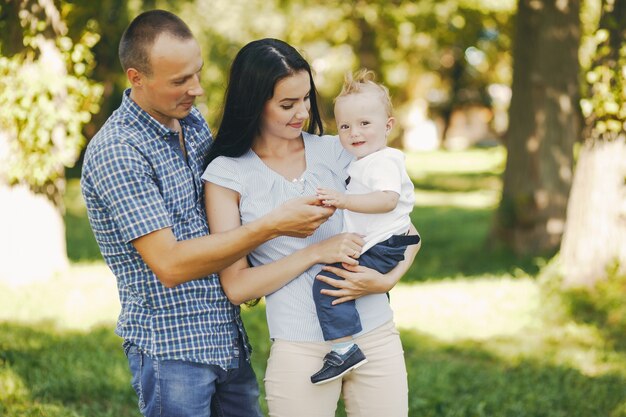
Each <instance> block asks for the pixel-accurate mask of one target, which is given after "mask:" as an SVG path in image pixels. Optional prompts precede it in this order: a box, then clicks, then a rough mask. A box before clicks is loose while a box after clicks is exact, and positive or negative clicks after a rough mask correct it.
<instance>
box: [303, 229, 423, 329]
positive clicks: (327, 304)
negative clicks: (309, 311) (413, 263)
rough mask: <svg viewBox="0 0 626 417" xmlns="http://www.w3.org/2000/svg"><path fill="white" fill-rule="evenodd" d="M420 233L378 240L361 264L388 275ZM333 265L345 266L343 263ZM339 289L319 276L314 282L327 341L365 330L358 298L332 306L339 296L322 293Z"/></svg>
mask: <svg viewBox="0 0 626 417" xmlns="http://www.w3.org/2000/svg"><path fill="white" fill-rule="evenodd" d="M419 241H420V237H419V236H418V235H394V236H391V237H390V238H389V239H387V240H385V241H383V242H380V243H377V244H376V245H374V246H372V247H371V248H369V249H368V250H367V251H366V252H365V253H363V254H361V256H360V257H359V265H361V266H365V267H368V268H371V269H374V270H376V271H378V272H380V273H381V274H386V273H387V272H389V271H391V270H392V269H393V268H395V266H396V265H398V262H400V261H402V260H403V259H404V251H405V250H406V247H407V246H408V245H415V244H417V243H419ZM331 266H334V267H337V268H341V267H342V266H341V263H336V264H332V265H331ZM319 274H320V275H324V276H326V277H329V278H334V279H337V280H343V278H341V277H339V276H338V275H335V274H333V273H332V272H329V271H321V272H320V273H319ZM322 289H329V290H336V289H337V288H335V287H333V286H332V285H329V284H326V283H325V282H322V281H320V280H319V279H316V280H314V282H313V301H315V308H316V310H317V318H318V320H319V322H320V326H321V327H322V334H323V335H324V340H335V339H339V338H341V337H345V336H352V335H354V334H357V333H359V332H360V331H361V330H362V327H361V318H360V317H359V312H358V311H357V309H356V303H355V302H354V300H352V301H346V302H345V303H341V304H337V305H332V302H333V300H334V299H335V297H331V296H329V295H324V294H320V290H322Z"/></svg>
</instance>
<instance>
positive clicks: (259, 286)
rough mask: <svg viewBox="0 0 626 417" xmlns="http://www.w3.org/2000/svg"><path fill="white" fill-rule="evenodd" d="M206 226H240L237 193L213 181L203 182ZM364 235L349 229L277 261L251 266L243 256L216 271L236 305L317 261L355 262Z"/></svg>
mask: <svg viewBox="0 0 626 417" xmlns="http://www.w3.org/2000/svg"><path fill="white" fill-rule="evenodd" d="M205 202H206V210H207V219H208V221H209V230H210V231H211V233H212V234H216V233H217V234H219V233H226V232H228V231H229V230H232V229H235V228H237V227H239V226H241V220H240V213H239V194H238V193H237V192H235V191H233V190H231V189H228V188H225V187H221V186H219V185H216V184H213V183H206V184H205ZM362 245H363V239H361V238H360V237H359V236H358V235H355V234H352V233H344V234H340V235H337V236H335V237H333V238H331V239H328V240H325V241H324V242H320V243H317V244H313V245H310V246H308V247H307V248H305V249H302V250H300V251H298V252H295V253H293V254H291V255H289V256H286V257H284V258H282V259H280V260H278V261H275V262H272V263H270V264H266V265H260V266H257V267H250V265H249V264H248V261H247V259H246V258H245V257H242V258H241V259H239V260H238V261H236V262H235V263H233V264H232V265H230V266H228V267H226V268H224V269H222V270H220V271H219V276H220V282H221V284H222V287H223V289H224V292H225V293H226V296H227V297H228V299H229V300H230V301H231V302H232V303H233V304H236V305H239V304H241V303H244V302H246V301H248V300H253V299H255V298H259V297H263V296H265V295H267V294H270V293H272V292H274V291H276V290H278V289H280V288H281V287H283V286H284V285H285V284H287V283H288V282H289V281H291V280H292V279H294V278H295V277H297V276H298V275H300V274H301V273H303V272H304V271H306V270H307V269H308V268H310V267H311V266H313V265H315V264H317V263H332V262H345V263H346V264H349V265H356V264H357V263H358V261H356V260H355V259H353V258H352V257H351V256H354V255H355V254H357V255H358V254H359V253H361V247H362Z"/></svg>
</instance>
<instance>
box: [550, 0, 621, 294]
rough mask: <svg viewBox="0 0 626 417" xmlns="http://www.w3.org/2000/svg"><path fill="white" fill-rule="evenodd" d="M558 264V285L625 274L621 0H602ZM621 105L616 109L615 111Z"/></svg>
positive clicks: (579, 284) (578, 284) (590, 284)
mask: <svg viewBox="0 0 626 417" xmlns="http://www.w3.org/2000/svg"><path fill="white" fill-rule="evenodd" d="M594 39H595V40H596V41H597V42H598V43H597V45H596V50H595V55H594V59H593V63H592V66H591V68H590V69H589V72H588V74H587V76H586V77H585V78H586V80H587V82H588V87H589V88H588V94H587V96H586V104H587V105H586V106H585V109H586V111H585V113H586V116H587V119H586V125H587V130H588V134H587V135H586V136H587V137H588V139H587V141H586V143H585V144H584V147H583V148H582V150H581V153H580V157H579V161H578V165H577V167H576V174H575V177H574V185H573V187H572V196H571V199H570V202H569V206H568V208H567V224H566V230H565V235H564V236H563V245H562V246H561V253H560V259H559V260H560V264H561V267H562V272H563V286H564V287H565V288H568V287H583V286H587V287H593V286H594V284H595V283H596V282H598V281H600V280H603V279H606V278H609V277H611V276H612V275H615V274H618V275H622V274H624V275H626V113H625V112H624V109H625V108H626V107H625V106H626V72H624V69H625V68H626V50H625V49H624V47H625V46H626V2H624V1H616V2H612V1H603V2H602V15H601V18H600V23H599V28H598V31H597V32H596V36H594ZM620 108H621V109H622V110H621V111H620V110H617V109H620Z"/></svg>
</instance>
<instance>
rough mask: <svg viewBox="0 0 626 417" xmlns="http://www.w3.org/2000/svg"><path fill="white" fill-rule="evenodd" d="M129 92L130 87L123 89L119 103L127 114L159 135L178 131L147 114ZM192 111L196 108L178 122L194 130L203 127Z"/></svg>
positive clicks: (167, 134)
mask: <svg viewBox="0 0 626 417" xmlns="http://www.w3.org/2000/svg"><path fill="white" fill-rule="evenodd" d="M130 92H131V89H130V88H127V89H126V90H125V91H124V94H123V97H122V104H121V108H122V109H124V110H125V111H126V112H127V113H128V114H131V115H132V116H133V117H134V118H136V119H138V120H139V121H140V122H141V123H145V124H146V125H147V126H149V127H151V128H152V129H153V130H154V131H155V132H156V133H157V134H158V135H159V136H160V137H163V138H165V137H167V136H170V135H173V134H177V133H178V132H176V131H174V130H172V129H170V128H168V127H167V126H165V125H163V124H162V123H161V122H159V121H158V120H156V119H155V118H154V117H152V116H151V115H150V114H148V112H146V111H145V110H144V109H142V108H141V107H139V105H138V104H137V103H135V102H134V101H133V99H131V98H130ZM194 112H197V110H196V109H193V110H192V111H191V113H189V114H188V115H187V116H185V117H184V118H183V119H181V120H180V122H181V124H185V125H187V126H189V127H191V128H192V129H194V130H197V131H200V130H201V129H202V127H203V123H202V120H201V119H200V117H199V116H198V115H196V114H194Z"/></svg>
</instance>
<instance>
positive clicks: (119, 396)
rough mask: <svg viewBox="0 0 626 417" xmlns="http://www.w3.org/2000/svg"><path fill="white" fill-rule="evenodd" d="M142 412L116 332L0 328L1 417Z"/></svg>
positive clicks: (111, 416)
mask: <svg viewBox="0 0 626 417" xmlns="http://www.w3.org/2000/svg"><path fill="white" fill-rule="evenodd" d="M2 385H4V386H2ZM137 413H138V411H137V405H136V396H135V394H134V392H133V391H132V388H131V387H130V373H129V371H128V365H127V363H126V358H125V357H124V353H123V351H122V349H121V340H120V339H119V338H118V337H117V336H115V335H114V334H113V330H112V328H108V327H107V328H97V329H94V330H92V331H90V332H86V333H83V332H70V331H57V330H55V328H54V326H52V325H46V324H37V325H23V324H13V323H2V324H0V415H2V416H6V417H18V416H19V417H23V416H30V415H33V416H35V415H36V416H41V415H45V416H54V417H56V416H58V417H61V416H63V417H65V416H85V417H96V416H101V417H124V416H137Z"/></svg>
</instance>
